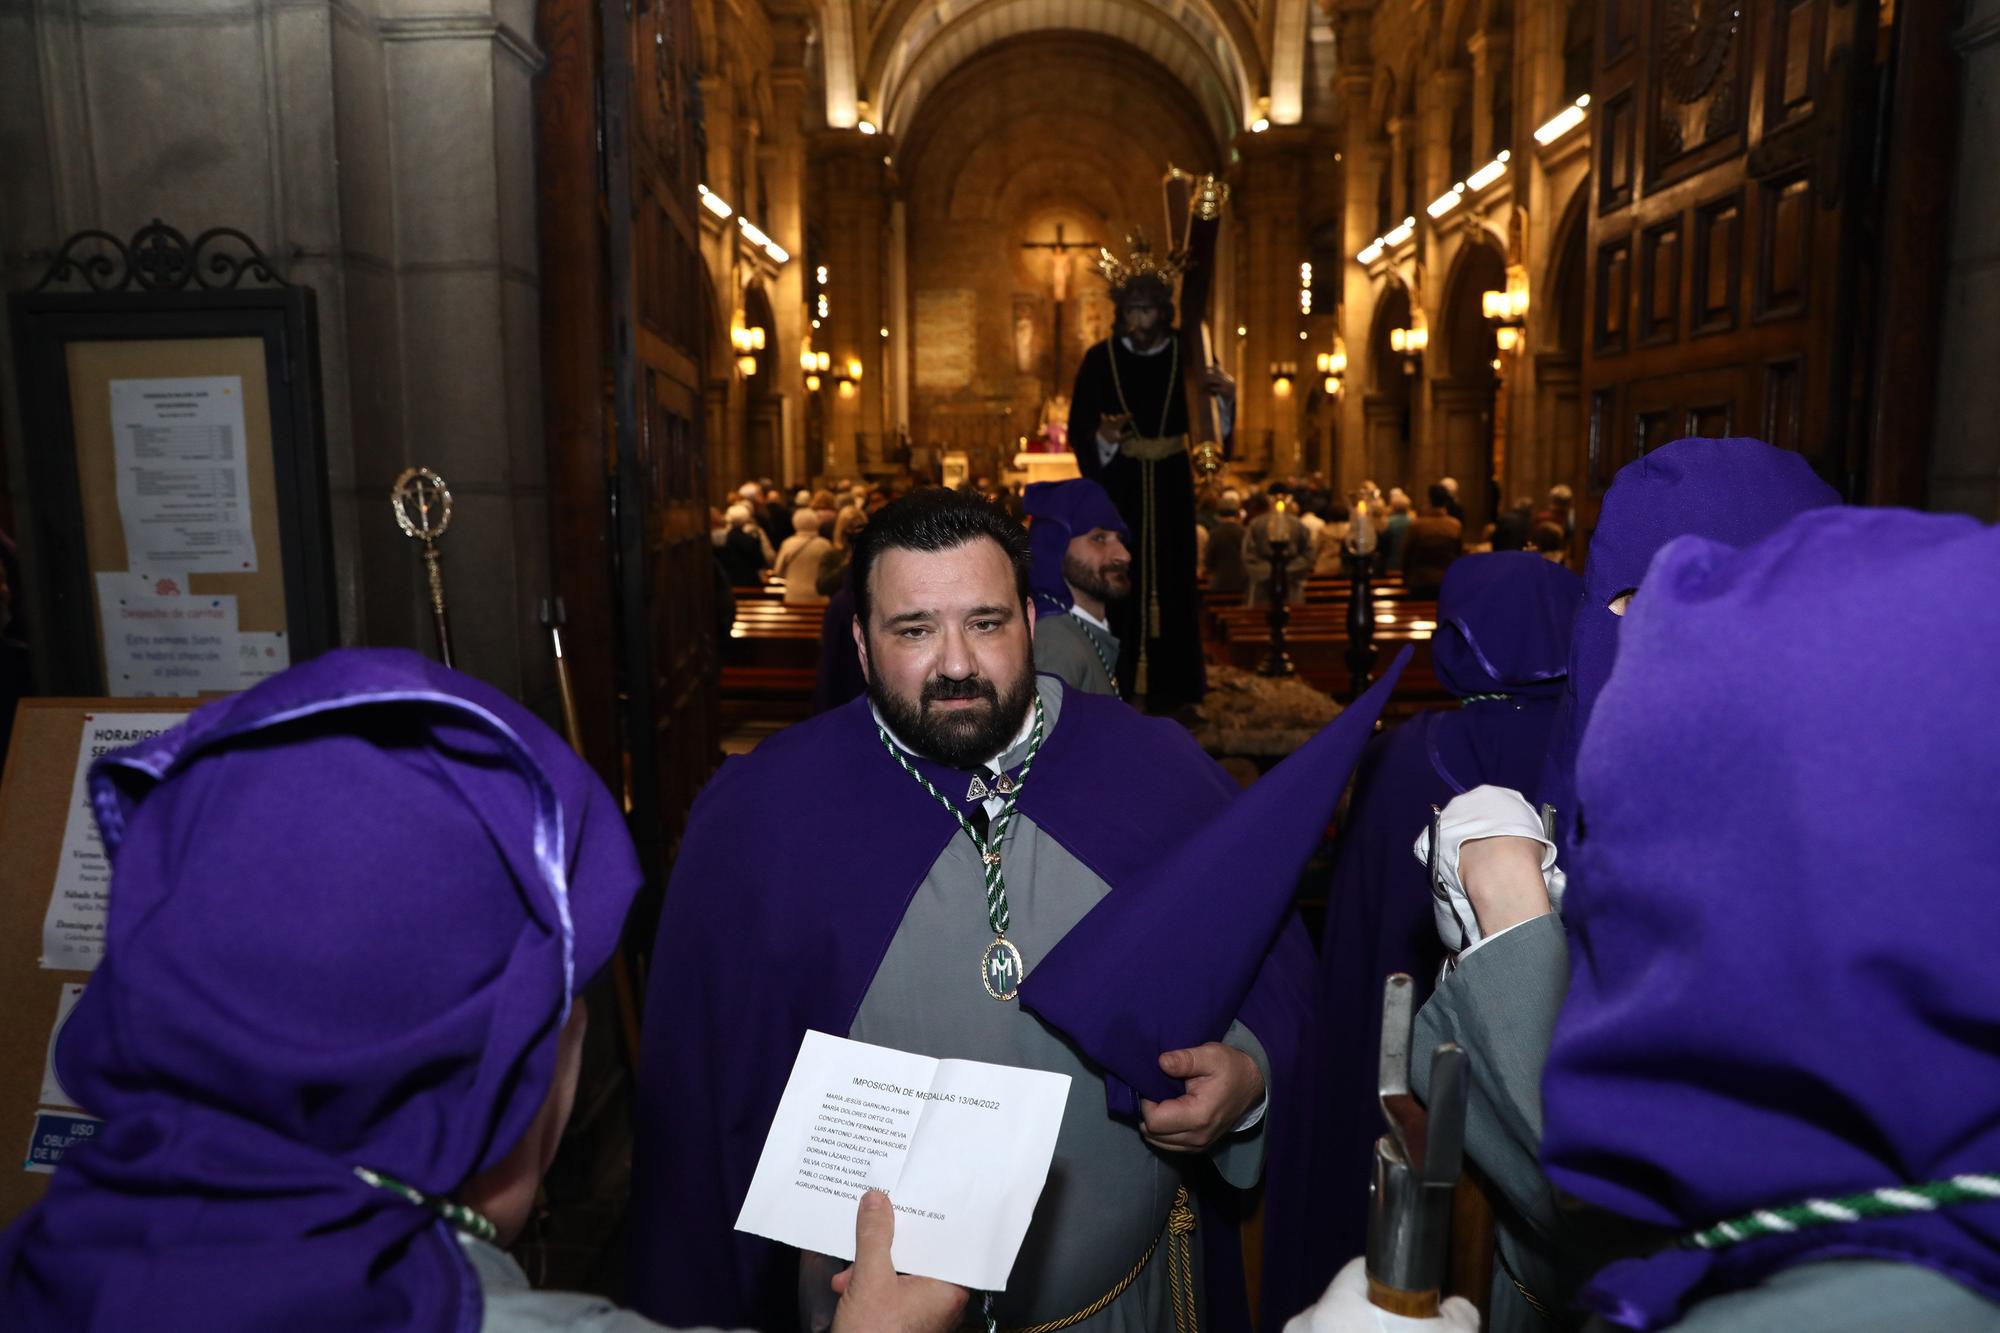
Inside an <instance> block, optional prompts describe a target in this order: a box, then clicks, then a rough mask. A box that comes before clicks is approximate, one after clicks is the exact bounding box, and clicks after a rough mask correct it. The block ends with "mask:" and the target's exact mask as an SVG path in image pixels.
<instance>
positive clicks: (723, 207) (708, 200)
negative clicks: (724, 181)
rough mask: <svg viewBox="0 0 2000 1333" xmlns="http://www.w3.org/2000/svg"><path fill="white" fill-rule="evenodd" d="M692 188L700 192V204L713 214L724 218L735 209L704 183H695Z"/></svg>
mask: <svg viewBox="0 0 2000 1333" xmlns="http://www.w3.org/2000/svg"><path fill="white" fill-rule="evenodd" d="M694 188H695V189H696V190H698V191H700V192H701V206H702V207H703V208H706V209H707V210H708V211H709V212H711V213H713V214H715V216H717V217H719V218H725V219H726V218H728V217H729V215H730V214H732V213H734V212H735V211H736V210H735V209H733V208H731V207H730V206H729V204H728V203H727V202H726V201H725V200H724V199H723V197H722V196H721V195H719V194H717V193H716V192H715V191H713V190H711V189H709V188H708V187H707V186H706V185H697V186H695V187H694Z"/></svg>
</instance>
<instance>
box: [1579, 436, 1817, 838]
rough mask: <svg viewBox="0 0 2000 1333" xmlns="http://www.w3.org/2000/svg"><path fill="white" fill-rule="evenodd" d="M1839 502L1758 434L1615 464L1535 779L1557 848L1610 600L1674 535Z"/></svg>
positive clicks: (1613, 657)
mask: <svg viewBox="0 0 2000 1333" xmlns="http://www.w3.org/2000/svg"><path fill="white" fill-rule="evenodd" d="M1839 503H1840V495H1839V493H1838V492H1836V491H1835V490H1834V489H1833V487H1831V486H1829V485H1827V484H1826V482H1824V481H1822V480H1821V479H1820V477H1819V475H1818V474H1817V473H1815V472H1814V471H1813V470H1812V465H1811V464H1810V463H1808V462H1806V460H1805V458H1804V457H1803V456H1802V455H1800V454H1796V453H1793V452H1792V451H1790V450H1788V449H1778V448H1774V447H1772V446H1771V445H1768V444H1766V443H1764V442H1763V441H1762V440H1753V439H1748V438H1740V437H1732V438H1729V439H1719V440H1714V439H1698V438H1694V439H1685V440H1675V441H1674V442H1673V443H1672V444H1664V445H1661V446H1660V447H1659V448H1658V449H1655V450H1653V451H1651V452H1650V453H1648V454H1645V455H1644V456H1642V457H1640V458H1638V459H1635V460H1633V461H1632V462H1630V463H1627V464H1626V465H1625V466H1624V467H1622V468H1620V469H1618V475H1617V476H1615V477H1613V478H1612V479H1611V486H1610V489H1608V490H1607V491H1605V493H1604V504H1603V507H1602V508H1601V509H1600V510H1599V511H1598V515H1597V525H1596V527H1595V528H1594V529H1593V530H1592V532H1591V535H1590V557H1589V559H1588V560H1587V561H1586V562H1585V565H1584V571H1583V601H1582V602H1581V604H1579V605H1578V607H1577V612H1576V622H1575V624H1574V626H1573V627H1572V628H1571V630H1570V650H1569V683H1568V686H1567V688H1566V689H1565V691H1564V694H1563V701H1562V704H1561V706H1560V708H1559V711H1558V714H1557V718H1556V730H1555V739H1554V741H1553V742H1552V743H1551V744H1550V747H1549V759H1548V764H1547V766H1546V767H1545V768H1544V770H1543V773H1542V781H1541V783H1540V786H1541V796H1542V799H1543V800H1544V801H1546V802H1548V803H1549V804H1551V805H1553V806H1555V807H1556V814H1557V817H1558V821H1559V826H1560V829H1561V835H1560V836H1561V842H1562V843H1563V845H1564V846H1565V847H1567V846H1568V845H1569V841H1570V837H1571V835H1572V833H1573V831H1574V829H1575V824H1576V808H1577V801H1576V789H1575V779H1576V751H1577V746H1578V745H1579V744H1580V742H1581V741H1582V738H1583V733H1584V729H1585V728H1586V727H1587V726H1588V725H1589V723H1590V712H1591V709H1592V707H1593V706H1594V705H1595V704H1596V702H1597V694H1598V691H1600V690H1602V689H1603V688H1604V682H1605V681H1606V680H1608V679H1610V677H1611V668H1612V665H1613V663H1615V662H1616V661H1617V659H1618V627H1619V623H1620V621H1619V618H1618V617H1617V616H1616V615H1614V614H1612V612H1611V610H1610V609H1609V608H1610V604H1611V602H1612V601H1613V600H1614V599H1615V598H1617V597H1618V595H1619V594H1621V593H1625V592H1630V591H1632V590H1633V589H1635V588H1637V587H1638V586H1639V581H1640V579H1641V578H1642V577H1643V576H1644V574H1645V572H1646V565H1647V563H1648V562H1649V561H1651V560H1652V558H1653V555H1654V553H1655V552H1657V551H1658V550H1659V549H1660V548H1661V547H1662V546H1665V545H1666V544H1667V543H1668V542H1670V541H1672V540H1673V539H1674V538H1676V537H1682V536H1694V537H1706V538H1708V539H1710V540H1711V541H1718V542H1722V543H1725V544H1726V545H1729V546H1747V545H1749V544H1750V543H1751V542H1754V541H1756V540H1758V539H1759V538H1761V537H1764V536H1767V535H1769V534H1770V533H1772V532H1775V531H1777V530H1778V529H1779V528H1780V527H1782V526H1784V524H1785V523H1786V522H1787V521H1789V520H1790V519H1791V518H1792V517H1793V516H1794V515H1796V514H1801V513H1804V512H1805V511H1807V510H1809V509H1821V508H1824V507H1826V506H1828V505H1837V504H1839Z"/></svg>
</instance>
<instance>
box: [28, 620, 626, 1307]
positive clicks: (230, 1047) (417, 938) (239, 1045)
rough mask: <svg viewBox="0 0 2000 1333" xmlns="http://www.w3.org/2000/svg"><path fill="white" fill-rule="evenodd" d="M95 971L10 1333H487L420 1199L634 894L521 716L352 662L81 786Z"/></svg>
mask: <svg viewBox="0 0 2000 1333" xmlns="http://www.w3.org/2000/svg"><path fill="white" fill-rule="evenodd" d="M90 791H91V802H92V805H93V807H94V809H95V811H96V814H97V822H98V827H99V829H100V830H101V831H102V833H103V836H104V845H105V848H106V851H107V852H108V853H109V855H110V857H111V866H112V881H111V897H110V919H109V932H108V937H107V947H106V951H105V956H104V961H103V962H102V963H101V964H100V965H99V966H98V968H97V971H96V973H95V974H94V975H93V976H92V977H91V980H90V984H89V987H88V989H86V990H85V991H84V994H83V998H82V999H81V1000H79V1001H78V1002H77V1005H76V1008H75V1010H74V1011H73V1013H72V1014H71V1016H70V1019H69V1022H68V1023H67V1024H66V1025H65V1026H64V1028H63V1033H62V1037H61V1040H60V1041H59V1042H58V1044H57V1048H56V1066H57V1069H58V1071H59V1073H60V1075H61V1078H62V1081H63V1086H64V1087H65V1088H67V1089H68V1090H69V1091H70V1092H71V1094H73V1095H74V1096H75V1097H77V1098H78V1099H79V1100H80V1101H82V1102H83V1104H84V1106H85V1107H86V1108H88V1110H89V1111H90V1112H91V1113H92V1114H93V1115H97V1116H101V1117H103V1118H104V1124H103V1126H102V1127H101V1129H100V1130H99V1132H98V1135H97V1137H96V1138H95V1139H93V1140H91V1141H90V1142H88V1143H86V1144H82V1145H79V1146H77V1147H74V1148H71V1149H70V1150H69V1152H68V1153H67V1154H66V1155H65V1156H64V1158H63V1162H62V1166H61V1169H60V1170H58V1171H57V1172H56V1174H55V1176H54V1178H53V1179H52V1180H51V1182H50V1187H49V1192H48V1194H47V1196H46V1197H44V1198H43V1199H42V1201H41V1202H40V1203H38V1204H36V1205H35V1206H34V1207H33V1208H31V1209H30V1210H29V1211H28V1212H27V1213H26V1214H24V1215H23V1216H22V1217H21V1218H20V1219H19V1220H18V1221H16V1222H15V1223H14V1225H13V1226H12V1227H10V1228H9V1229H8V1230H7V1231H6V1233H5V1234H4V1235H0V1311H4V1317H0V1322H4V1324H5V1326H6V1327H7V1328H8V1329H9V1330H18V1331H19V1333H78V1330H98V1329H101V1330H107V1333H108V1330H113V1329H119V1330H122V1329H145V1330H147V1331H148V1333H182V1331H185V1333H268V1330H273V1329H284V1330H287V1333H321V1331H324V1333H336V1330H339V1331H345V1330H351V1329H357V1328H366V1329H371V1330H407V1331H408V1333H477V1330H478V1328H479V1326H480V1318H481V1308H482V1307H481V1300H480V1289H479V1283H478V1280H477V1278H476V1277H475V1275H474V1273H473V1270H472V1268H471V1267H470V1265H469V1264H468V1263H467V1261H466V1258H465V1256H464V1254H463V1253H462V1252H461V1250H460V1248H459V1245H458V1243H457V1242H456V1241H455V1240H454V1238H453V1233H452V1231H451V1228H450V1227H448V1226H447V1225H446V1224H445V1222H444V1221H442V1220H441V1219H440V1217H439V1215H438V1214H437V1213H435V1212H433V1211H431V1210H430V1209H427V1208H425V1207H422V1206H419V1205H417V1204H414V1203H412V1202H410V1201H408V1200H407V1199H405V1198H404V1197H403V1196H401V1195H399V1194H394V1193H390V1192H389V1191H387V1190H384V1189H379V1188H377V1187H375V1186H372V1185H369V1184H366V1183H364V1182H363V1181H362V1180H361V1179H360V1178H359V1177H357V1176H356V1174H355V1168H356V1167H368V1168H371V1169H373V1170H376V1171H379V1172H381V1173H383V1174H385V1175H388V1176H392V1177H395V1178H396V1179H398V1180H401V1181H404V1182H407V1183H409V1184H411V1185H414V1186H415V1187H417V1188H418V1189H420V1190H423V1191H424V1192H426V1193H428V1194H430V1195H433V1196H444V1195H448V1194H450V1193H451V1192H452V1191H453V1190H455V1189H457V1188H458V1187H459V1186H460V1185H461V1184H463V1183H464V1182H465V1180H466V1179H467V1178H468V1177H471V1176H473V1175H475V1174H477V1173H478V1172H481V1171H484V1170H486V1169H487V1168H489V1167H491V1166H493V1165H495V1164H496V1163H498V1162H499V1161H500V1160H501V1159H502V1158H503V1157H505V1155H506V1154H507V1153H508V1152H509V1151H510V1150H511V1149H512V1148H513V1147H514V1145H515V1144H516V1143H517V1142H518V1141H519V1140H520V1138H521V1136H522V1134H523V1133H524V1132H525V1131H526V1130H527V1129H528V1127H529V1125H530V1123H531V1122H532V1121H533V1119H534V1117H535V1116H536V1114H537V1113H538V1112H539V1111H540V1109H541V1106H542V1103H543V1101H544V1100H545V1099H546V1098H547V1095H548V1092H549V1089H550V1086H551V1084H552V1082H553V1078H554V1071H555V1063H556V1038H557V1034H558V1032H559V1031H560V1029H561V1027H562V1024H563V1021H564V1019H565V1018H566V1017H567V1015H568V1012H569V1002H570V999H571V997H572V996H574V995H575V994H576V993H577V991H578V990H579V989H580V988H581V987H582V986H583V984H584V983H585V982H587V981H588V980H589V979H590V977H591V976H592V974H594V973H595V972H596V971H597V970H598V969H599V968H601V967H602V966H603V965H604V963H605V962H606V961H607V960H608V959H609V958H610V956H611V951H612V949H613V948H614V946H615V945H616V943H617V940H618V936H619V932H620V930H621V929H622V928H623V925H624V921H625V913H626V910H627V908H628V907H629V906H630V905H631V901H632V896H633V894H634V893H635V892H636V891H637V889H638V887H639V883H640V876H639V867H638V861H637V858H636V857H635V856H634V855H633V852H632V844H631V840H630V839H629V838H628V837H627V836H626V833H625V826H624V821H623V819H622V817H621V816H620V813H619V810H618V807H617V805H616V803H614V802H613V801H612V799H611V795H610V793H609V792H607V791H606V790H605V789H604V785H603V784H602V783H601V782H599V781H598V780H597V777H596V775H595V774H593V773H592V772H591V771H590V769H589V768H588V767H587V766H585V764H584V763H583V761H582V760H580V759H578V758H577V757H576V756H575V755H573V754H571V753H570V751H569V749H568V747H566V746H565V745H564V744H563V743H562V741H561V740H559V739H558V738H557V737H556V735H555V734H554V733H553V732H551V731H550V730H549V729H548V728H547V727H546V726H544V725H542V723H541V722H539V721H538V720H537V719H536V718H535V717H534V716H533V715H532V714H530V713H529V712H528V711H527V710H526V709H524V708H522V707H521V706H520V705H519V704H516V703H514V702H513V701H512V700H510V699H507V698H506V697H504V696H503V695H501V694H500V693H499V692H498V691H496V690H494V689H492V688H491V687H489V686H486V685H483V684H481V683H480V682H478V681H476V680H473V679H472V678H471V677H469V676H463V675H460V674H458V673H457V672H454V671H449V670H446V669H445V668H444V667H441V666H437V665H435V664H433V663H431V662H428V661H426V660H425V659H423V658H421V657H418V656H417V655H416V654H414V653H408V652H402V651H397V650H386V649H343V650H340V651H336V652H331V653H327V654H325V655H324V656H322V657H319V658H315V659H314V660H313V661H311V662H307V663H304V664H303V665H300V666H296V667H293V668H292V669H291V670H289V671H286V672H284V673H282V674H280V675H278V676H274V677H272V678H271V679H270V680H268V681H265V682H263V683H262V684H260V685H258V686H257V687H256V688H254V689H251V690H248V691H246V692H244V693H242V694H239V695H235V696H232V697H230V698H228V699H225V700H221V701H218V702H216V703H212V704H209V705H207V706H206V707H204V708H202V709H200V710H199V711H197V712H196V713H194V714H193V715H192V716H191V717H190V718H189V719H188V720H187V721H186V722H185V723H183V724H182V725H180V726H178V727H175V728H174V729H173V730H171V731H168V732H166V733H164V734H163V735H160V736H158V737H155V738H153V739H151V740H148V741H144V742H142V743H140V744H139V745H137V746H134V747H133V748H131V749H128V750H122V751H119V752H117V753H115V754H111V755H108V756H106V757H105V758H103V759H100V760H99V761H97V763H96V764H94V765H93V766H92V768H91V773H90Z"/></svg>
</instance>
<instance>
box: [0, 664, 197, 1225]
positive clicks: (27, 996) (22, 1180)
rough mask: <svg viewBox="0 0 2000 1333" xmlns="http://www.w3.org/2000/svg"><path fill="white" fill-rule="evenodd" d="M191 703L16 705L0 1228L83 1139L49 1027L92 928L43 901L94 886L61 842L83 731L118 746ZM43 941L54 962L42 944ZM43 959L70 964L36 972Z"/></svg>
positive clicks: (1, 813)
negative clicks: (54, 1072)
mask: <svg viewBox="0 0 2000 1333" xmlns="http://www.w3.org/2000/svg"><path fill="white" fill-rule="evenodd" d="M194 704H195V701H194V700H192V699H24V700H22V701H21V704H20V711H19V712H18V713H17V714H16V716H15V720H14V739H13V743H12V745H11V746H10V747H9V749H8V753H7V765H6V776H5V777H4V779H0V1015H5V1016H6V1021H5V1022H0V1154H4V1156H0V1227H5V1226H6V1225H7V1224H8V1223H9V1222H11V1221H13V1220H14V1218H15V1217H17V1216H19V1215H20V1213H21V1212H22V1210H23V1209H25V1208H27V1207H28V1206H29V1205H30V1204H32V1203H33V1202H34V1201H35V1200H36V1199H39V1198H40V1197H41V1195H42V1191H43V1190H45V1189H46V1188H48V1180H49V1175H50V1173H51V1172H52V1171H53V1170H58V1169H60V1167H59V1165H58V1163H59V1161H60V1156H61V1153H62V1151H63V1149H64V1148H65V1147H66V1146H67V1145H68V1144H69V1143H72V1142H75V1141H77V1140H79V1139H82V1138H87V1137H89V1135H90V1134H91V1133H92V1132H93V1130H94V1127H95V1124H96V1122H95V1121H94V1120H93V1119H92V1118H91V1117H90V1116H89V1114H88V1110H87V1108H82V1107H77V1106H74V1105H71V1104H70V1101H71V1099H70V1096H69V1094H68V1093H67V1092H66V1090H64V1089H62V1088H61V1086H60V1084H59V1083H56V1084H53V1085H52V1084H51V1082H50V1079H49V1077H48V1074H49V1071H48V1057H49V1052H50V1048H51V1043H52V1041H53V1038H54V1035H55V1033H56V1030H57V1028H58V1025H59V1023H60V1021H61V1020H62V1019H63V1018H66V1017H67V1015H68V1011H69V1006H70V1005H72V1004H74V1003H75V1000H76V998H77V996H78V995H79V994H80V993H81V991H82V989H83V988H86V987H87V986H88V984H89V981H90V976H91V973H90V969H89V965H88V961H87V959H85V958H83V957H81V955H82V954H84V953H87V952H88V947H87V945H86V944H85V943H84V942H83V941H82V938H81V937H82V936H84V935H86V934H87V933H88V931H89V928H90V925H91V924H92V923H91V921H90V920H89V919H88V918H89V917H90V916H91V908H90V906H89V905H88V904H85V905H84V906H83V908H82V910H81V911H80V912H79V913H77V914H69V913H66V912H64V911H60V910H58V911H57V912H54V913H52V912H51V904H52V902H53V901H54V900H55V899H56V898H57V896H58V890H59V885H62V884H64V883H67V884H68V886H69V887H68V892H69V893H71V894H72V895H78V894H81V895H83V896H89V895H90V894H91V893H92V892H93V889H94V886H96V885H98V884H99V883H100V882H101V878H102V875H101V872H100V869H99V868H98V867H94V866H90V867H80V866H79V864H78V862H79V861H80V860H82V859H84V856H82V855H78V854H79V853H83V849H82V848H80V847H77V846H73V845H66V844H74V843H75V842H76V841H77V837H76V833H77V830H76V812H75V810H74V807H73V799H74V797H75V795H76V790H77V788H76V776H77V771H78V766H79V760H80V759H85V756H83V754H82V750H83V746H84V743H85V737H86V734H89V735H92V736H94V737H102V738H104V739H103V742H102V745H101V746H99V747H98V748H104V747H107V746H108V747H109V748H114V749H115V748H119V742H127V743H129V742H130V741H131V740H136V739H138V733H140V732H144V731H151V730H153V729H155V728H157V727H159V726H161V725H162V724H171V723H172V722H174V721H177V720H178V719H179V718H181V717H183V716H185V715H186V714H187V712H188V711H189V710H190V709H192V708H193V707H194ZM86 762H87V760H86ZM85 855H87V854H85ZM66 858H67V859H68V862H69V863H68V865H67V866H66V865H65V861H66ZM80 884H81V885H82V887H79V885H80ZM79 918H83V919H79ZM52 926H53V937H52V936H51V927H52ZM51 938H53V939H54V942H55V945H56V948H55V950H54V952H53V954H51V952H50V951H49V950H48V949H47V948H46V947H45V945H46V944H47V943H48V942H49V941H50V940H51ZM48 961H55V962H57V963H64V964H70V965H68V966H54V967H51V966H45V962H48ZM77 964H81V965H77Z"/></svg>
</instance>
